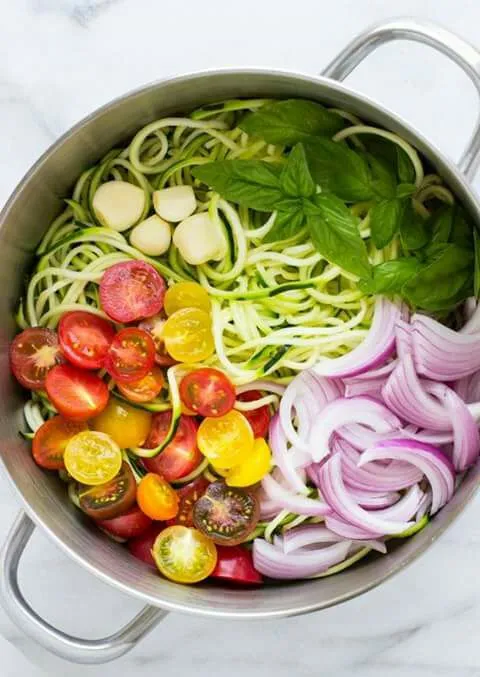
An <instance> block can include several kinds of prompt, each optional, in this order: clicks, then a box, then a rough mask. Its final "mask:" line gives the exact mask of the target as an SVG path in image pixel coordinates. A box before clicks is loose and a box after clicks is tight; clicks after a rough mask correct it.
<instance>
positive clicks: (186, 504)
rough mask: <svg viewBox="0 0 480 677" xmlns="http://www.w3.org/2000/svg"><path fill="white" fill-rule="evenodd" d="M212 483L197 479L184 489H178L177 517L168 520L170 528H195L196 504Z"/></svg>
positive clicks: (201, 478) (203, 478) (200, 478)
mask: <svg viewBox="0 0 480 677" xmlns="http://www.w3.org/2000/svg"><path fill="white" fill-rule="evenodd" d="M209 484H210V482H209V481H208V480H207V479H205V477H202V476H200V477H197V479H195V480H194V481H193V482H189V484H186V485H185V486H184V487H181V488H180V489H177V495H178V498H179V500H180V503H179V506H178V513H177V515H176V516H175V517H174V518H173V519H170V520H167V524H168V525H169V526H171V525H173V524H183V526H184V527H193V509H194V507H195V503H196V502H197V501H198V499H199V498H201V497H202V496H203V494H204V493H205V491H206V490H207V487H208V485H209Z"/></svg>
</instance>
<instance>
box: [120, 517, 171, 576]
mask: <svg viewBox="0 0 480 677" xmlns="http://www.w3.org/2000/svg"><path fill="white" fill-rule="evenodd" d="M164 529H165V524H164V523H163V522H153V523H152V524H151V525H150V527H149V528H148V529H147V530H146V531H145V532H144V533H143V534H142V535H141V536H137V537H136V538H132V539H131V540H130V541H129V542H128V545H127V547H128V549H129V550H130V553H131V554H132V555H133V556H134V557H136V558H137V559H139V560H141V561H142V562H145V564H148V565H150V566H151V567H153V568H154V569H156V568H157V565H156V564H155V560H154V559H153V557H152V550H153V544H154V543H155V541H156V540H157V536H158V534H159V533H160V532H161V531H163V530H164Z"/></svg>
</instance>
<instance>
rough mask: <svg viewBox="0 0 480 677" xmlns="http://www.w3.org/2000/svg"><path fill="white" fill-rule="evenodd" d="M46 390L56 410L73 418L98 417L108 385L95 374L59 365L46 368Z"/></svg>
mask: <svg viewBox="0 0 480 677" xmlns="http://www.w3.org/2000/svg"><path fill="white" fill-rule="evenodd" d="M45 389H46V391H47V395H48V397H49V399H50V402H51V403H52V404H53V406H54V407H55V409H57V411H58V412H59V413H60V414H61V415H62V416H64V417H65V418H68V419H70V420H72V421H87V420H88V419H89V418H93V417H94V416H98V414H99V413H100V412H101V411H103V410H104V409H105V407H106V406H107V403H108V397H109V392H108V388H107V384H106V383H104V382H103V381H102V379H101V378H100V377H99V376H97V375H96V374H92V373H91V372H88V371H84V370H83V369H79V368H78V367H73V366H71V365H70V364H60V365H58V366H56V367H54V368H53V369H52V370H51V371H49V372H48V374H47V378H46V380H45Z"/></svg>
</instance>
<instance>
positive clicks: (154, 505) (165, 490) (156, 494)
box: [137, 472, 180, 520]
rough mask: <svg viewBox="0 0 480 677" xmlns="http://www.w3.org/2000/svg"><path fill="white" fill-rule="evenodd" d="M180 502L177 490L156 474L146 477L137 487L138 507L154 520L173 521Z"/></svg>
mask: <svg viewBox="0 0 480 677" xmlns="http://www.w3.org/2000/svg"><path fill="white" fill-rule="evenodd" d="M179 500H180V499H179V497H178V494H177V492H176V491H175V489H172V487H171V486H170V485H169V483H168V482H167V481H166V480H165V479H164V478H163V477H162V476H161V475H157V474H156V473H154V472H149V473H148V475H145V477H143V478H142V480H141V482H140V484H139V485H138V487H137V503H138V507H139V508H140V510H141V511H142V512H143V513H144V514H145V515H147V517H150V519H152V520H169V519H173V518H174V517H175V515H176V514H177V512H178V504H179Z"/></svg>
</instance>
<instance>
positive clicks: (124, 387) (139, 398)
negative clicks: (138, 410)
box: [117, 366, 165, 404]
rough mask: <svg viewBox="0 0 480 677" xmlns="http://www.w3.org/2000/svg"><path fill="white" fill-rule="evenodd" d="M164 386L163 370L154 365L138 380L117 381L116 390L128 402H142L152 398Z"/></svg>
mask: <svg viewBox="0 0 480 677" xmlns="http://www.w3.org/2000/svg"><path fill="white" fill-rule="evenodd" d="M164 387H165V379H164V377H163V372H162V370H161V369H160V368H159V367H156V366H154V367H153V368H152V370H151V371H149V372H148V374H147V375H146V376H144V377H143V378H141V379H140V380H139V381H132V382H131V383H117V388H118V390H119V391H120V392H121V393H122V395H123V396H124V397H126V398H127V400H130V402H137V403H138V404H143V403H145V402H151V401H152V400H154V399H155V398H156V397H157V396H158V395H159V394H160V393H161V391H162V389H163V388H164Z"/></svg>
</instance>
